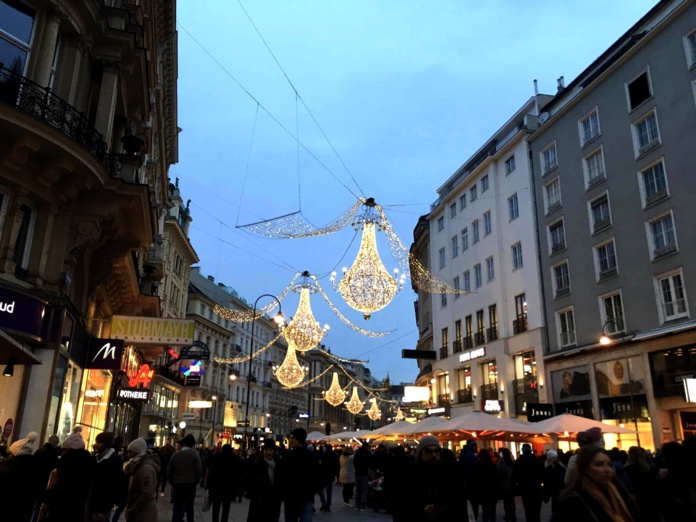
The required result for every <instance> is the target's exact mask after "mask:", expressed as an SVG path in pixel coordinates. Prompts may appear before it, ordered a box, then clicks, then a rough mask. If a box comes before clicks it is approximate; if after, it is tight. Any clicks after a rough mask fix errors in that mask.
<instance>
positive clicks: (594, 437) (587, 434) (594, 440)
mask: <svg viewBox="0 0 696 522" xmlns="http://www.w3.org/2000/svg"><path fill="white" fill-rule="evenodd" d="M575 440H576V441H577V443H578V447H579V450H580V449H582V448H584V447H585V446H589V445H591V444H596V445H597V446H599V447H600V448H603V447H604V437H603V436H602V430H601V428H590V429H589V430H586V431H580V432H578V434H577V435H576V436H575ZM579 450H578V451H579ZM577 458H578V456H577V453H576V454H575V455H572V456H571V457H570V459H568V465H567V466H566V475H565V480H564V482H565V483H566V484H570V483H571V482H573V470H574V469H575V461H576V460H577Z"/></svg>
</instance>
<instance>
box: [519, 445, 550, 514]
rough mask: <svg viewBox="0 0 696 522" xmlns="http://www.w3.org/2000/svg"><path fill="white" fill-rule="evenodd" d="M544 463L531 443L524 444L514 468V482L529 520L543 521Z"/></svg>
mask: <svg viewBox="0 0 696 522" xmlns="http://www.w3.org/2000/svg"><path fill="white" fill-rule="evenodd" d="M543 480H544V465H543V464H542V463H541V461H540V460H539V459H538V458H537V457H536V456H535V455H534V453H532V446H531V445H530V444H522V455H520V457H519V458H518V459H517V460H516V461H515V466H514V467H513V469H512V484H513V488H514V489H515V491H519V493H520V494H521V495H522V505H523V506H524V515H525V520H526V521H527V522H540V521H541V501H542V496H543V489H542V483H543Z"/></svg>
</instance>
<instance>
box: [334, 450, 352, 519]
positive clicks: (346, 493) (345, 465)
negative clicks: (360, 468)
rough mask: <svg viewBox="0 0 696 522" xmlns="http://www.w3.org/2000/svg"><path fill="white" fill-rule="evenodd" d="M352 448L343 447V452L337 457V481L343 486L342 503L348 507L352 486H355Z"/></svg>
mask: <svg viewBox="0 0 696 522" xmlns="http://www.w3.org/2000/svg"><path fill="white" fill-rule="evenodd" d="M354 458H355V455H353V448H351V447H350V446H346V447H344V448H343V454H342V455H341V457H340V458H339V463H340V470H339V472H338V481H339V482H340V483H341V484H342V486H343V505H344V506H346V507H350V501H351V499H352V498H353V488H354V487H355V466H353V459H354Z"/></svg>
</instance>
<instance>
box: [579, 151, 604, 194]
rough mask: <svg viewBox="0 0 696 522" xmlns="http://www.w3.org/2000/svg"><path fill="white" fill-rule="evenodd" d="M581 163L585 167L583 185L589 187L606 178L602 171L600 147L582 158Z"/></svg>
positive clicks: (602, 163) (602, 156) (602, 158)
mask: <svg viewBox="0 0 696 522" xmlns="http://www.w3.org/2000/svg"><path fill="white" fill-rule="evenodd" d="M583 165H584V167H585V186H586V187H587V188H590V187H591V186H593V185H595V184H597V183H599V182H600V181H602V180H603V179H606V173H605V172H604V155H603V154H602V149H598V150H596V151H595V152H593V153H592V154H590V155H589V156H587V157H586V158H584V159H583Z"/></svg>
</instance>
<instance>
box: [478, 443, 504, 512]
mask: <svg viewBox="0 0 696 522" xmlns="http://www.w3.org/2000/svg"><path fill="white" fill-rule="evenodd" d="M471 479H472V484H471V495H472V498H473V499H475V500H476V503H477V504H478V505H480V506H481V509H482V511H483V518H482V520H483V522H495V506H496V504H497V503H498V498H499V497H500V494H501V492H502V488H501V480H500V474H499V473H498V468H497V467H496V465H495V464H493V461H492V460H491V454H490V453H489V452H488V451H487V450H481V451H480V452H479V454H478V461H477V462H476V464H474V469H473V470H472V473H471Z"/></svg>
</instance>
